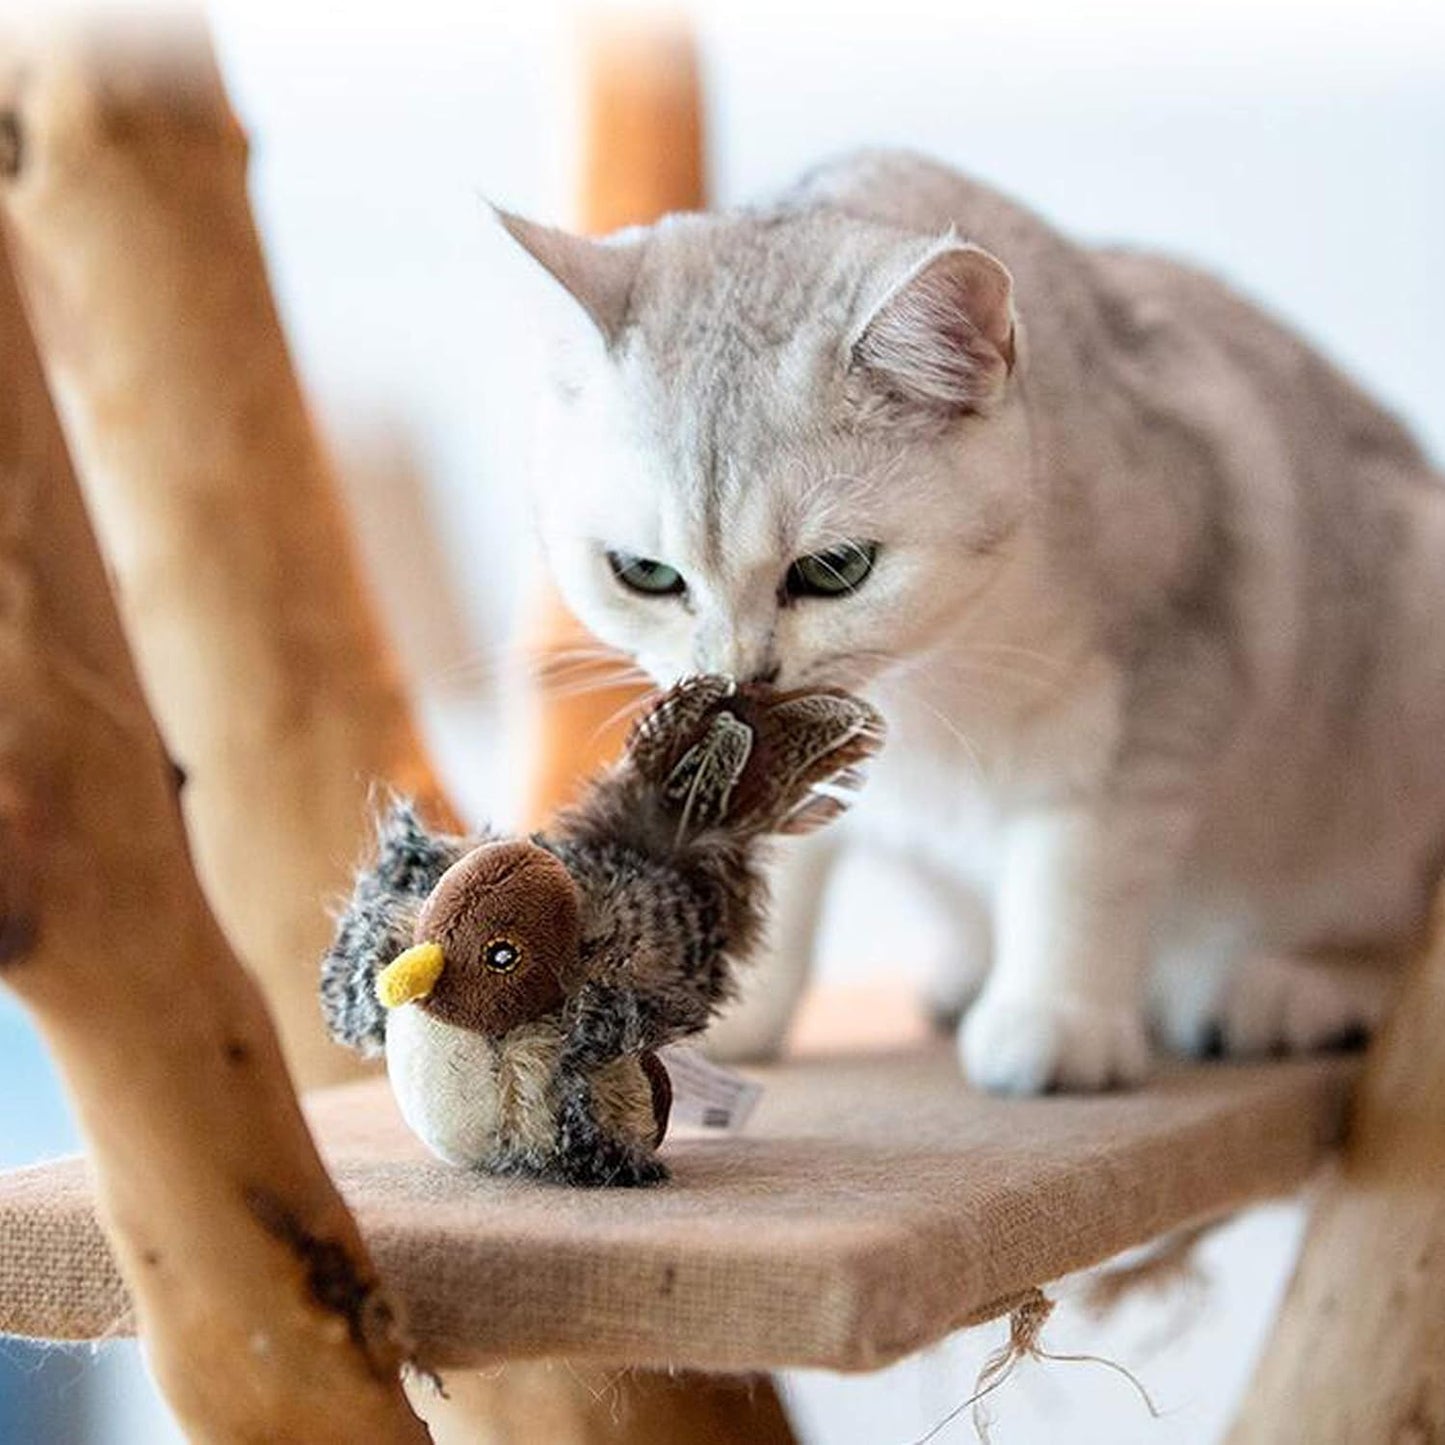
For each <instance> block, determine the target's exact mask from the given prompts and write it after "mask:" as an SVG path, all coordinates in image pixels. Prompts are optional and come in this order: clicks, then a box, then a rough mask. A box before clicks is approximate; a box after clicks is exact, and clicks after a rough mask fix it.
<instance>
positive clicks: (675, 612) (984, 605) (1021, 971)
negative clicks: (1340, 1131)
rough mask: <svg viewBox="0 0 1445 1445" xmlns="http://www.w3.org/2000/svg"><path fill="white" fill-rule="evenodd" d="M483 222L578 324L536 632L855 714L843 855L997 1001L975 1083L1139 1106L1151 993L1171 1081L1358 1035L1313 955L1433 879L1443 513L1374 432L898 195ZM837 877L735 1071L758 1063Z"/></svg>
mask: <svg viewBox="0 0 1445 1445" xmlns="http://www.w3.org/2000/svg"><path fill="white" fill-rule="evenodd" d="M503 221H504V224H505V225H506V226H507V228H508V230H509V231H510V232H511V233H512V235H513V236H514V237H515V238H516V239H517V240H518V241H520V242H521V244H522V246H523V247H524V248H525V249H526V250H527V251H528V252H529V253H530V254H531V255H532V256H533V257H534V258H535V259H536V260H537V261H538V262H540V263H541V266H542V267H543V268H545V271H546V272H547V273H550V275H551V276H552V277H553V278H555V280H556V281H558V282H560V283H561V286H562V287H563V288H564V289H565V292H566V293H567V304H566V311H567V312H568V313H570V316H571V318H572V320H573V322H575V324H570V326H569V329H570V331H571V335H570V337H569V338H568V345H567V346H566V348H565V356H564V359H563V360H562V362H561V363H560V369H559V382H558V407H557V409H556V411H555V413H554V414H553V416H552V417H551V419H550V421H549V423H548V425H547V427H546V428H545V429H544V433H545V436H546V437H547V440H548V452H547V456H546V457H545V460H544V465H543V468H542V472H541V477H540V480H539V484H538V491H539V503H540V509H539V510H540V524H541V531H542V536H543V538H544V542H545V546H546V551H547V554H548V556H549V558H550V562H551V566H552V568H553V570H554V572H555V575H556V578H557V581H558V582H559V584H560V586H561V589H562V591H563V594H564V595H565V597H566V599H567V601H568V602H569V604H570V605H571V606H572V607H573V608H574V609H575V611H576V612H577V613H578V614H579V615H580V617H581V618H582V619H583V621H584V622H585V623H586V624H587V625H588V626H589V627H590V628H591V629H592V630H593V631H594V632H595V633H596V634H597V635H598V636H599V637H600V638H602V639H603V640H604V641H606V642H608V643H610V644H612V645H614V646H616V647H618V648H620V649H622V650H624V651H625V652H627V653H629V654H631V655H633V656H635V657H636V658H637V659H638V661H639V662H640V663H641V665H642V666H643V667H644V668H645V669H646V670H647V671H648V672H649V673H650V674H651V675H652V676H653V677H654V678H656V679H657V681H658V682H659V683H669V682H671V681H673V680H674V679H676V678H677V677H679V676H681V675H683V674H686V673H689V672H694V671H700V670H705V671H714V672H727V673H732V674H735V675H737V676H739V677H764V678H772V679H776V681H777V682H778V683H779V685H780V686H783V687H792V686H797V685H801V684H804V683H807V684H817V683H836V684H839V685H842V686H844V687H848V688H852V689H856V690H859V691H861V692H863V693H865V694H866V695H867V696H869V697H870V698H872V699H873V700H874V701H875V702H876V703H877V704H878V705H879V706H880V707H881V708H882V709H883V711H884V712H885V713H886V715H887V717H888V719H889V723H890V741H889V745H888V747H887V748H886V749H885V751H884V755H883V756H882V757H881V758H880V759H879V760H878V763H877V764H876V766H875V767H874V769H873V773H872V777H871V779H870V782H869V786H868V788H867V790H866V792H865V795H864V798H863V800H862V802H861V803H860V806H859V807H858V809H857V811H856V812H855V814H854V816H853V819H852V823H851V828H852V832H853V834H854V835H855V836H856V835H858V834H862V835H863V836H864V837H865V838H867V839H868V840H870V841H872V842H875V843H881V844H884V845H886V846H888V847H890V848H892V849H894V850H896V851H897V852H899V853H900V854H902V855H904V856H905V857H907V858H909V859H911V860H912V861H913V862H914V863H916V864H917V865H918V867H919V868H920V869H922V870H923V871H924V872H925V873H926V875H927V876H928V877H929V878H930V879H931V880H932V881H933V883H934V884H935V886H936V887H937V888H938V889H939V890H940V892H941V894H942V895H943V896H945V897H946V898H947V899H948V900H949V901H950V906H951V908H952V910H953V914H954V916H955V917H956V918H957V920H958V928H957V939H958V946H959V955H960V956H959V959H958V967H957V969H956V971H955V977H954V980H953V983H952V985H951V994H952V1001H953V1002H954V1003H955V1004H956V1005H958V1006H959V1007H962V1006H963V1005H964V1004H965V1003H966V1001H967V1000H968V998H969V996H970V992H971V990H972V989H974V988H975V987H977V986H978V985H979V984H980V982H981V981H982V980H983V979H984V976H985V974H986V976H987V977H986V982H982V991H981V993H980V994H979V996H978V998H977V1001H976V1002H974V1003H973V1005H972V1007H971V1008H970V1009H969V1010H968V1012H967V1014H966V1015H965V1017H964V1019H963V1023H962V1027H961V1031H960V1035H959V1039H960V1048H961V1052H962V1058H963V1063H964V1066H965V1068H966V1070H967V1072H968V1075H969V1077H970V1078H971V1079H973V1080H974V1081H975V1082H976V1083H978V1084H980V1085H983V1086H985V1087H988V1088H991V1089H995V1090H1003V1091H1012V1092H1023V1093H1031V1092H1035V1091H1038V1090H1041V1089H1045V1088H1049V1087H1065V1088H1084V1089H1093V1088H1101V1087H1107V1086H1110V1085H1115V1084H1122V1083H1129V1082H1133V1081H1135V1080H1137V1079H1139V1078H1140V1077H1141V1076H1142V1075H1143V1074H1144V1073H1145V1072H1146V1070H1147V1068H1148V1066H1149V1060H1150V1045H1149V1027H1148V1019H1149V1014H1148V1011H1147V1009H1146V1001H1147V998H1148V994H1149V987H1148V984H1149V980H1150V977H1151V971H1152V977H1153V980H1154V983H1155V987H1154V991H1153V996H1154V1001H1155V1009H1154V1012H1153V1022H1154V1024H1155V1025H1156V1032H1157V1034H1158V1035H1159V1036H1161V1037H1162V1038H1163V1039H1164V1040H1165V1041H1167V1042H1168V1043H1170V1044H1171V1045H1172V1046H1174V1047H1176V1048H1180V1049H1183V1050H1186V1051H1194V1052H1201V1051H1205V1050H1207V1049H1210V1048H1212V1047H1217V1046H1222V1047H1223V1048H1224V1049H1225V1050H1226V1051H1228V1052H1231V1053H1256V1052H1263V1051H1268V1050H1273V1049H1280V1048H1283V1049H1303V1048H1311V1047H1317V1046H1320V1045H1323V1044H1326V1043H1329V1042H1331V1041H1332V1040H1334V1039H1336V1038H1337V1037H1338V1036H1340V1035H1342V1034H1345V1033H1349V1032H1352V1031H1357V1030H1358V1029H1360V1028H1362V1027H1367V1026H1369V1025H1370V1024H1371V1023H1372V1022H1373V1021H1374V1018H1375V1014H1376V1011H1377V1009H1378V1007H1379V994H1378V990H1376V989H1372V988H1369V987H1362V986H1360V985H1361V980H1360V977H1359V974H1358V971H1357V970H1350V969H1341V968H1334V969H1332V968H1329V967H1326V966H1324V965H1321V964H1317V963H1315V962H1313V961H1308V960H1306V955H1307V954H1313V953H1315V952H1316V951H1318V950H1320V949H1323V948H1331V949H1335V950H1345V951H1346V952H1347V953H1354V952H1357V951H1360V950H1364V949H1369V950H1377V949H1380V948H1391V947H1397V946H1399V945H1401V944H1403V943H1406V942H1408V941H1409V940H1410V939H1411V938H1412V937H1413V936H1415V935H1416V934H1417V933H1418V931H1419V929H1420V928H1421V926H1422V923H1423V921H1424V917H1425V910H1426V907H1427V901H1428V898H1429V892H1430V885H1431V882H1432V880H1433V878H1434V875H1435V871H1436V865H1437V863H1438V861H1439V859H1440V857H1441V848H1442V844H1445V486H1442V484H1441V479H1440V477H1439V476H1438V475H1437V474H1436V473H1434V472H1432V471H1431V469H1430V467H1429V465H1428V464H1427V462H1426V461H1425V460H1424V459H1423V458H1422V456H1421V454H1420V452H1419V451H1418V449H1417V448H1416V446H1415V445H1414V443H1413V442H1412V441H1411V439H1410V438H1409V437H1408V436H1407V435H1406V433H1405V432H1404V430H1403V429H1402V428H1401V427H1400V426H1399V425H1398V424H1397V423H1396V422H1395V421H1394V420H1393V419H1392V418H1391V417H1389V416H1388V415H1387V414H1386V413H1385V412H1383V411H1382V410H1381V409H1380V408H1378V407H1377V406H1375V405H1374V404H1373V403H1371V402H1370V401H1369V400H1368V399H1367V398H1366V397H1365V396H1363V395H1362V394H1361V393H1360V392H1359V391H1358V390H1356V389H1355V387H1354V386H1352V385H1351V384H1350V383H1349V382H1348V381H1347V380H1346V379H1344V378H1343V377H1342V376H1341V375H1340V374H1339V373H1338V372H1337V371H1335V370H1333V369H1332V368H1331V367H1330V366H1329V365H1328V364H1327V363H1326V362H1324V361H1323V360H1321V359H1320V358H1319V357H1318V356H1317V355H1315V354H1314V353H1313V352H1311V351H1310V350H1309V349H1308V348H1307V347H1306V346H1305V345H1304V344H1303V343H1301V342H1300V341H1299V340H1297V339H1296V338H1294V337H1293V336H1291V335H1290V334H1289V333H1288V332H1286V331H1285V330H1284V329H1283V328H1281V327H1280V326H1279V325H1277V324H1276V323H1275V322H1273V321H1272V320H1270V319H1269V318H1268V317H1266V316H1264V315H1263V314H1261V313H1260V312H1259V311H1258V310H1256V309H1254V308H1253V307H1251V306H1250V305H1248V304H1247V303H1245V302H1244V301H1242V300H1240V299H1239V298H1237V297H1236V296H1234V295H1233V294H1232V293H1230V292H1229V291H1228V290H1226V289H1225V288H1224V287H1223V286H1221V285H1219V284H1218V283H1216V282H1214V281H1212V280H1210V279H1209V278H1207V277H1205V276H1202V275H1200V274H1198V273H1196V272H1193V271H1190V270H1188V269H1186V268H1184V267H1181V266H1178V265H1174V264H1172V263H1169V262H1166V261H1163V260H1160V259H1156V258H1154V257H1150V256H1146V255H1141V254H1136V253H1129V252H1124V251H1104V250H1089V249H1085V248H1083V247H1080V246H1078V245H1076V244H1074V243H1072V242H1070V241H1068V240H1067V239H1065V238H1064V237H1063V236H1061V235H1060V234H1058V233H1057V232H1056V231H1054V230H1052V229H1051V228H1049V227H1048V226H1047V225H1046V224H1044V223H1043V222H1042V221H1040V220H1039V219H1038V218H1037V217H1035V216H1033V215H1032V214H1030V213H1029V212H1028V211H1026V210H1024V209H1023V208H1021V207H1019V206H1018V205H1016V204H1015V203H1013V202H1011V201H1009V200H1007V199H1005V198H1003V197H1002V196H1000V195H998V194H997V193H995V192H993V191H991V190H988V189H986V188H984V187H982V186H979V185H977V184H975V183H973V182H970V181H968V180H966V179H965V178H963V177H962V176H959V175H957V174H956V173H954V172H952V171H949V170H947V169H945V168H943V167H941V166H938V165H934V164H932V163H930V162H927V161H924V160H921V159H918V158H916V157H911V156H906V155H893V154H865V155H862V156H859V157H856V158H853V159H850V160H847V161H845V162H842V163H839V164H837V165H834V166H830V167H827V168H825V169H823V170H821V171H818V172H815V173H813V174H812V175H810V176H808V177H807V178H805V179H804V181H803V182H802V183H801V184H800V185H799V186H798V187H797V188H795V189H794V190H793V191H792V192H790V193H789V194H788V195H786V196H785V197H783V198H782V199H781V200H780V201H778V202H777V203H775V204H773V205H771V206H768V207H766V208H761V209H750V210H743V211H738V212H733V213H728V214H720V215H715V216H677V217H672V218H669V219H668V220H666V221H663V222H662V223H660V224H659V225H657V226H655V227H652V228H649V229H647V230H638V231H631V232H626V233H622V234H620V235H618V236H616V237H613V238H609V239H608V240H607V241H606V242H604V243H599V242H593V241H587V240H582V239H579V238H577V237H573V236H569V235H567V234H565V233H562V232H558V231H553V230H549V229H546V228H543V227H539V226H536V225H534V224H532V223H530V222H526V221H522V220H520V219H518V218H516V217H509V216H504V217H503ZM1360 284H1361V285H1362V286H1364V285H1369V284H1370V278H1369V274H1368V265H1367V263H1365V262H1363V261H1362V266H1361V275H1360ZM575 303H580V305H579V304H575ZM564 324H567V323H564ZM837 841H838V840H837V839H835V838H834V837H832V835H824V836H823V837H822V838H820V839H819V841H818V842H817V843H815V844H812V845H809V847H808V848H807V849H806V851H804V852H802V853H801V854H800V855H799V856H797V857H794V858H793V859H792V860H791V864H790V867H789V871H790V873H792V874H793V875H794V876H793V877H792V878H791V879H790V880H789V882H788V886H787V887H786V888H784V889H783V892H782V904H781V911H782V915H783V916H782V917H781V918H780V919H779V923H778V935H779V936H778V944H777V948H776V956H775V957H774V959H773V960H772V962H771V963H769V964H765V965H763V967H762V968H761V970H760V972H759V974H758V976H757V978H756V980H755V984H754V987H753V989H752V991H751V994H750V996H749V997H748V998H747V999H745V1001H744V1003H743V1006H742V1008H741V1010H740V1012H739V1014H738V1015H737V1016H736V1017H734V1018H733V1019H731V1020H726V1021H724V1023H723V1024H722V1025H721V1026H720V1029H719V1034H718V1040H717V1042H718V1046H719V1047H720V1048H721V1049H722V1050H723V1051H725V1052H729V1053H732V1054H734V1055H739V1054H758V1053H763V1052H766V1051H768V1050H769V1049H771V1048H773V1047H774V1046H776V1044H777V1043H778V1041H779V1040H780V1038H781V1036H782V1033H783V1031H784V1029H785V1028H786V1026H787V1023H788V1019H789V1015H790V1013H791V1010H792V1006H793V1003H794V1001H795V999H796V997H797V993H798V990H799V988H800V986H801V983H802V981H803V977H804V972H805V970H806V967H807V958H808V954H809V951H810V942H811V933H812V929H813V925H814V923H815V922H816V919H817V913H818V898H819V894H820V890H821V887H822V884H823V881H824V879H825V878H826V875H827V869H828V864H829V861H830V860H829V857H828V855H827V853H826V852H825V851H824V850H828V849H830V848H833V847H835V846H836V844H837ZM845 841H846V840H845ZM1366 982H1368V980H1366Z"/></svg>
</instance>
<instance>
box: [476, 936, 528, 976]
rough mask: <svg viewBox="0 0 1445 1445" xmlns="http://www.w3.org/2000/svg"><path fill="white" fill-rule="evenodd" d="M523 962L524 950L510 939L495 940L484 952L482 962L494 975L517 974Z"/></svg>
mask: <svg viewBox="0 0 1445 1445" xmlns="http://www.w3.org/2000/svg"><path fill="white" fill-rule="evenodd" d="M521 961H522V950H521V948H520V947H519V946H518V945H517V944H515V943H513V942H512V940H511V939H510V938H494V939H492V940H491V942H490V943H488V944H487V946H486V947H485V948H484V949H483V950H482V962H483V963H484V964H485V965H486V966H487V967H488V968H489V969H491V971H492V972H493V973H515V972H516V971H517V965H518V964H519V963H521Z"/></svg>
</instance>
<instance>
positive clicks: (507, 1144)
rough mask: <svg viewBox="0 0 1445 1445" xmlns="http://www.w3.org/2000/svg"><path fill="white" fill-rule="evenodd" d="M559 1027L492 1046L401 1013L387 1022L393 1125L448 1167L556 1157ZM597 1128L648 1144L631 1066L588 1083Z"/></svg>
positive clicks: (549, 1025)
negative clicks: (401, 1124)
mask: <svg viewBox="0 0 1445 1445" xmlns="http://www.w3.org/2000/svg"><path fill="white" fill-rule="evenodd" d="M561 1048H562V1026H561V1023H560V1021H559V1019H558V1018H557V1017H556V1016H555V1015H549V1016H548V1017H546V1018H541V1019H538V1020H536V1021H535V1022H533V1023H529V1024H521V1025H519V1026H518V1027H517V1028H514V1029H511V1030H510V1031H509V1032H508V1033H507V1034H505V1035H504V1036H503V1037H502V1038H500V1039H493V1038H489V1037H487V1035H485V1034H479V1033H474V1032H473V1031H472V1030H471V1029H463V1028H458V1027H457V1026H456V1025H455V1024H449V1023H444V1022H443V1021H442V1020H441V1019H438V1018H436V1017H434V1016H433V1015H432V1014H430V1013H428V1012H427V1011H426V1010H425V1009H422V1008H418V1007H417V1006H416V1005H414V1004H403V1005H402V1006H401V1007H400V1008H395V1009H392V1010H391V1012H390V1013H388V1014H387V1017H386V1069H387V1073H388V1074H389V1075H390V1076H391V1088H392V1092H393V1093H394V1094H395V1095H396V1102H397V1106H398V1108H400V1110H401V1116H402V1118H403V1119H405V1120H406V1122H407V1125H408V1127H410V1129H411V1130H412V1132H413V1133H414V1134H416V1135H417V1137H418V1138H419V1139H421V1141H422V1142H423V1143H424V1144H425V1145H426V1146H427V1148H429V1149H430V1150H431V1151H432V1153H433V1154H436V1155H438V1156H439V1157H440V1158H442V1159H445V1160H446V1161H447V1162H448V1163H449V1164H460V1165H464V1166H470V1167H475V1166H478V1165H480V1166H482V1167H484V1168H485V1167H489V1166H498V1165H501V1164H504V1163H505V1162H506V1161H508V1160H511V1161H513V1162H515V1161H516V1160H517V1158H518V1157H519V1156H520V1157H523V1158H528V1159H530V1160H532V1161H533V1162H534V1163H535V1162H536V1161H538V1160H543V1159H546V1158H547V1157H548V1156H550V1155H552V1154H553V1153H555V1151H556V1148H557V1105H556V1099H555V1097H554V1095H553V1083H554V1080H555V1077H556V1068H557V1056H558V1054H559V1053H560V1052H561ZM591 1083H592V1095H593V1107H594V1109H595V1110H596V1114H597V1118H598V1121H599V1122H600V1123H602V1124H603V1125H605V1126H606V1127H607V1128H609V1129H610V1130H612V1131H613V1132H614V1133H615V1134H617V1135H618V1136H620V1137H622V1138H625V1139H629V1140H633V1141H636V1142H639V1143H643V1142H647V1143H650V1142H651V1141H652V1140H653V1137H654V1132H655V1129H656V1116H655V1115H654V1113H653V1098H652V1085H651V1084H650V1083H649V1081H648V1078H647V1076H646V1074H645V1073H644V1072H643V1069H642V1065H641V1063H640V1062H639V1061H638V1059H637V1058H636V1057H635V1056H629V1057H626V1058H620V1059H613V1060H612V1061H611V1062H610V1063H608V1064H605V1065H603V1067H602V1068H601V1069H599V1070H597V1071H596V1073H594V1074H593V1075H592V1078H591Z"/></svg>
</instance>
